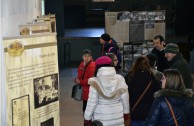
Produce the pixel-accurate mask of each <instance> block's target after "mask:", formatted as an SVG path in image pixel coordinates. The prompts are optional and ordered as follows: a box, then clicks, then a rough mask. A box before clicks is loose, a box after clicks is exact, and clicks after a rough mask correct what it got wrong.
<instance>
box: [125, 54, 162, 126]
mask: <svg viewBox="0 0 194 126" xmlns="http://www.w3.org/2000/svg"><path fill="white" fill-rule="evenodd" d="M125 81H126V83H127V85H128V90H129V96H130V110H131V113H130V117H131V126H143V122H144V121H145V119H146V117H147V115H148V112H149V109H150V108H151V105H152V103H153V101H154V97H153V94H154V93H155V92H156V91H158V90H159V89H160V88H161V85H160V84H159V83H158V81H157V80H156V79H155V77H154V75H153V73H152V71H151V68H150V65H149V61H148V59H147V57H145V56H140V57H138V58H137V59H136V61H135V63H134V64H133V66H132V68H131V69H130V70H129V72H128V74H127V75H126V76H125Z"/></svg>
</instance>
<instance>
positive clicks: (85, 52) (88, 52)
mask: <svg viewBox="0 0 194 126" xmlns="http://www.w3.org/2000/svg"><path fill="white" fill-rule="evenodd" d="M85 54H89V55H90V56H91V55H92V52H91V51H90V50H89V49H84V50H83V53H82V55H85Z"/></svg>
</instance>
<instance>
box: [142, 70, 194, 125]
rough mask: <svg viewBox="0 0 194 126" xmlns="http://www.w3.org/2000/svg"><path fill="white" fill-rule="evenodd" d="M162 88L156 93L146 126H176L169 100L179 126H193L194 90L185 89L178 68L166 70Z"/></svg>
mask: <svg viewBox="0 0 194 126" xmlns="http://www.w3.org/2000/svg"><path fill="white" fill-rule="evenodd" d="M162 88H163V89H162V90H159V91H157V92H156V93H155V100H154V103H153V105H152V107H151V109H150V112H149V115H148V117H147V119H146V121H145V123H144V126H175V121H174V119H173V116H172V113H171V111H170V108H169V105H168V104H167V101H168V102H169V103H170V106H171V107H172V111H173V112H174V115H175V119H176V121H177V123H178V126H193V125H194V124H193V122H192V120H193V117H194V115H193V113H192V96H193V92H192V90H191V89H185V86H184V82H183V79H182V76H181V74H180V72H179V71H178V70H176V69H167V70H165V71H164V78H163V79H162ZM165 98H166V100H167V101H166V100H165Z"/></svg>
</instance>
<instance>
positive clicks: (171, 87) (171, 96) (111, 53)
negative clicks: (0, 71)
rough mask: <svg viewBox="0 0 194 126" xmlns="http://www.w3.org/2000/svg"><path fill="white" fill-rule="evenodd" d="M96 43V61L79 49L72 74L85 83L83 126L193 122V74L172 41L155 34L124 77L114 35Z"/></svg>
mask: <svg viewBox="0 0 194 126" xmlns="http://www.w3.org/2000/svg"><path fill="white" fill-rule="evenodd" d="M100 43H101V44H102V56H101V57H99V58H97V59H96V60H95V61H94V60H93V59H92V53H91V51H90V50H88V49H86V50H84V51H83V55H82V59H83V61H82V62H81V63H80V65H79V68H78V76H77V78H76V79H75V80H74V81H75V83H77V84H80V85H81V86H82V87H83V112H84V126H91V125H94V123H95V124H96V126H165V125H166V126H194V120H193V119H192V118H193V117H194V106H193V101H192V98H193V90H192V89H193V87H192V86H193V85H192V84H193V80H192V76H191V71H190V67H189V64H188V63H187V61H186V60H185V59H184V58H183V56H182V54H181V53H180V52H179V48H178V46H177V45H176V44H173V43H169V44H167V45H166V43H165V42H164V38H163V37H162V36H161V35H157V36H155V37H154V39H153V43H154V48H153V50H152V51H151V53H150V54H147V55H145V56H144V55H142V56H139V57H138V58H137V59H136V60H135V62H134V63H133V65H132V66H131V68H130V69H129V71H128V73H127V75H126V76H124V77H123V76H122V75H120V74H118V71H119V70H121V68H120V64H121V62H122V59H120V58H119V56H118V55H119V53H118V51H119V48H118V46H117V43H116V41H115V40H114V39H112V38H110V36H109V35H108V34H103V35H102V36H101V37H100ZM96 122H98V123H96ZM97 124H98V125H97Z"/></svg>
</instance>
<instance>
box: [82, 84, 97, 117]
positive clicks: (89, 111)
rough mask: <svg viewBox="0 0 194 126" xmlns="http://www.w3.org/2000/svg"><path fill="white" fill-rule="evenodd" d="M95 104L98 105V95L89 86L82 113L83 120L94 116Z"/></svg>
mask: <svg viewBox="0 0 194 126" xmlns="http://www.w3.org/2000/svg"><path fill="white" fill-rule="evenodd" d="M97 104H98V93H97V91H96V90H95V89H94V88H93V87H92V86H90V91H89V98H88V102H87V106H86V110H85V113H84V119H85V120H91V119H92V115H93V114H94V110H95V108H96V106H97Z"/></svg>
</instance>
